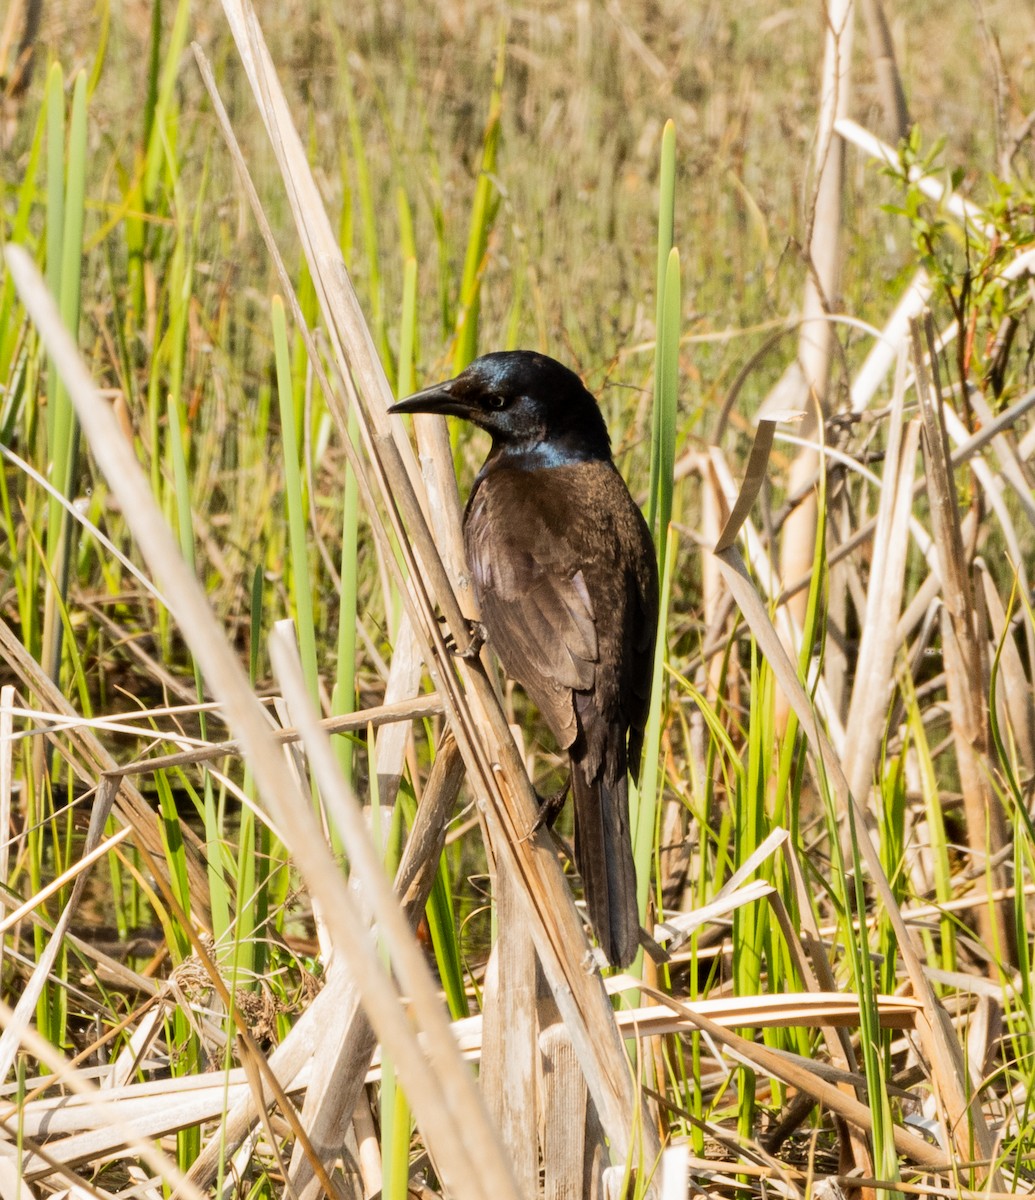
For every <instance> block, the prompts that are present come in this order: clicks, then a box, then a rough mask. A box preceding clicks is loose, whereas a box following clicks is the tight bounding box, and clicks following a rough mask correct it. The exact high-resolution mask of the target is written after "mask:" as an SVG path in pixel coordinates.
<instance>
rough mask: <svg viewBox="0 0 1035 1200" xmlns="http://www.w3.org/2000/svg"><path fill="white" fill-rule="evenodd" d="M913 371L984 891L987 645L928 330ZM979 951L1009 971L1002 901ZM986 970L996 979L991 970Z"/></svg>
mask: <svg viewBox="0 0 1035 1200" xmlns="http://www.w3.org/2000/svg"><path fill="white" fill-rule="evenodd" d="M912 335H913V369H914V371H915V373H916V390H917V397H918V399H919V401H920V413H921V416H922V418H923V427H924V443H923V444H924V470H925V473H926V476H927V492H928V495H929V497H930V501H931V529H932V533H933V535H934V545H935V549H936V554H937V563H938V576H939V578H940V580H941V595H942V602H943V607H942V622H941V626H942V652H943V656H944V662H945V676H946V685H947V688H948V694H949V711H950V715H951V718H952V732H953V742H954V745H955V748H956V763H957V769H958V770H959V774H960V787H961V789H962V792H963V805H964V811H965V813H966V822H967V843H968V846H969V848H970V853H971V857H972V863H973V865H974V866H975V867H977V866H980V865H982V864H984V869H985V872H986V877H987V878H988V880H989V883H990V886H991V887H994V888H999V887H1002V886H1004V884H1005V882H1006V879H1005V871H1004V869H1003V867H1002V866H1001V865H1000V866H995V865H993V863H992V862H990V860H993V861H997V855H998V853H999V851H1000V850H1002V849H1003V848H1004V847H1005V846H1006V845H1007V841H1008V835H1007V831H1006V818H1005V814H1004V812H1003V808H1002V803H1001V801H1000V799H999V797H998V796H997V795H996V793H995V791H994V790H993V788H992V786H991V783H990V780H989V777H988V768H987V763H988V753H989V748H990V745H991V732H990V730H989V725H988V712H987V709H986V705H985V700H984V697H985V695H986V691H987V687H986V685H987V681H988V660H987V642H986V639H985V638H984V637H983V636H982V635H981V634H980V632H979V627H978V613H977V610H976V605H975V597H974V584H973V580H972V578H971V574H970V565H969V557H968V555H967V553H966V552H965V550H964V543H963V535H962V532H961V528H960V514H959V508H958V506H957V500H956V482H955V479H954V477H953V474H952V467H951V461H950V456H949V445H948V435H947V433H946V429H945V421H944V417H943V410H944V401H943V399H942V394H941V385H940V381H939V377H938V360H937V355H936V352H935V338H934V324H933V322H932V321H931V318H930V314H928V315H927V317H926V319H925V321H924V323H923V325H921V323H920V322H919V321H914V322H913V323H912ZM977 917H978V928H979V931H980V933H981V937H982V940H983V941H984V943H985V945H986V946H988V947H990V948H991V949H992V951H993V954H994V956H995V957H996V958H998V959H999V960H1000V962H1002V963H1004V964H1016V961H1017V949H1016V946H1015V944H1014V937H1013V923H1012V918H1011V911H1010V904H1009V902H1008V901H1006V902H1003V903H1001V904H998V905H996V906H994V907H992V908H982V909H979V910H978V913H977ZM989 970H990V971H991V972H993V973H998V970H999V967H998V965H997V964H996V963H994V962H990V963H989Z"/></svg>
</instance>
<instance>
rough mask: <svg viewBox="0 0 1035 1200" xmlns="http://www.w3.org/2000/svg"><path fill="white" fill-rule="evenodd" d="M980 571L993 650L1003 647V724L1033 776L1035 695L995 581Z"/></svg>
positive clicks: (982, 568) (1000, 699) (998, 700)
mask: <svg viewBox="0 0 1035 1200" xmlns="http://www.w3.org/2000/svg"><path fill="white" fill-rule="evenodd" d="M976 565H977V564H976ZM980 571H981V584H982V594H983V596H984V603H985V611H986V612H987V613H988V623H989V627H990V628H989V632H990V634H991V640H992V644H993V647H994V646H1000V645H1001V646H1002V653H1001V654H1000V656H999V671H1000V674H1001V683H1000V686H999V687H998V688H997V689H996V703H997V708H998V711H999V721H1000V724H1001V725H1003V726H1004V727H1006V726H1007V725H1008V726H1009V728H1010V730H1011V731H1012V733H1013V743H1014V745H1015V746H1016V748H1017V756H1018V758H1019V759H1020V761H1021V765H1022V766H1023V767H1024V769H1025V770H1026V771H1027V772H1028V773H1029V774H1032V773H1035V695H1033V692H1032V686H1031V683H1030V681H1029V678H1028V676H1027V674H1026V673H1025V670H1024V663H1023V662H1022V661H1021V655H1020V651H1019V650H1018V649H1017V642H1016V640H1015V639H1014V636H1013V632H1012V630H1011V629H1010V626H1009V624H1008V622H1007V618H1006V610H1005V608H1004V607H1003V602H1002V600H1001V599H1000V596H999V593H998V592H997V591H996V587H995V582H994V581H993V579H992V576H991V573H990V572H989V570H988V568H987V567H986V566H985V565H984V564H983V563H982V564H980ZM1029 661H1032V660H1029Z"/></svg>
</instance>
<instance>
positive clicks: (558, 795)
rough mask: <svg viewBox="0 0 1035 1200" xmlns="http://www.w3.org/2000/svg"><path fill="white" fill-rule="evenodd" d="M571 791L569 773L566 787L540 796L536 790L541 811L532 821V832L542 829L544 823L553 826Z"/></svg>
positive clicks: (549, 827) (549, 826)
mask: <svg viewBox="0 0 1035 1200" xmlns="http://www.w3.org/2000/svg"><path fill="white" fill-rule="evenodd" d="M570 791H571V776H570V775H569V776H568V781H567V782H566V783H565V785H564V787H562V788H559V789H558V790H557V791H556V792H551V793H550V795H549V796H540V795H539V793H538V792H536V796H537V797H538V799H539V812H538V813H537V814H536V818H535V820H534V821H533V822H532V833H535V831H536V830H537V829H542V827H543V826H544V825H545V826H546V827H547V828H548V829H552V828H553V823H554V821H556V820H557V818H558V816H560V812H561V809H562V808H563V807H564V802H565V800H567V798H568V793H569V792H570Z"/></svg>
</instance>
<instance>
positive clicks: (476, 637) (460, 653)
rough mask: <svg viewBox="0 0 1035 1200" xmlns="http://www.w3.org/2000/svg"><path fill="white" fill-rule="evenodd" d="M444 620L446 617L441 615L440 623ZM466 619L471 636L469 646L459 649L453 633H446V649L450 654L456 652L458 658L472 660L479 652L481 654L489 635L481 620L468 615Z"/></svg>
mask: <svg viewBox="0 0 1035 1200" xmlns="http://www.w3.org/2000/svg"><path fill="white" fill-rule="evenodd" d="M444 620H445V618H444V617H439V622H440V623H441V622H443V621H444ZM465 620H466V621H467V632H468V634H469V635H470V638H471V640H470V643H469V644H468V645H467V647H466V648H465V649H463V650H458V649H457V646H456V638H455V637H453V635H452V634H451V633H447V634H446V636H445V642H446V649H447V650H448V651H449V653H450V654H455V655H456V656H457V658H462V659H464V660H465V661H467V662H471V661H472V660H473V659H476V658H477V657H478V655H479V654H481V652H482V646H484V645H485V642H486V640H487V635H486V632H485V626H484V625H483V624H482V623H481V621H475V620H473V619H472V618H471V617H467V618H465Z"/></svg>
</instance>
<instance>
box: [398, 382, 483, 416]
mask: <svg viewBox="0 0 1035 1200" xmlns="http://www.w3.org/2000/svg"><path fill="white" fill-rule="evenodd" d="M449 389H450V385H449V383H436V384H434V385H433V386H432V387H426V388H422V389H421V390H420V391H419V392H414V393H413V395H412V396H407V397H406V398H405V399H404V400H399V401H398V402H397V403H395V404H393V405H391V407H390V408H389V409H388V411H389V412H390V413H441V414H442V415H443V416H451V417H466V416H467V415H468V414H469V413H470V406H469V405H467V404H464V403H463V401H461V400H459V399H458V398H457V397H456V396H454V395H453V393H452V392H451V391H450V390H449Z"/></svg>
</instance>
